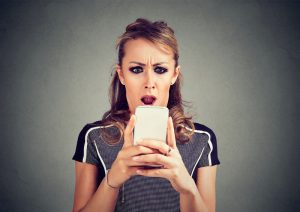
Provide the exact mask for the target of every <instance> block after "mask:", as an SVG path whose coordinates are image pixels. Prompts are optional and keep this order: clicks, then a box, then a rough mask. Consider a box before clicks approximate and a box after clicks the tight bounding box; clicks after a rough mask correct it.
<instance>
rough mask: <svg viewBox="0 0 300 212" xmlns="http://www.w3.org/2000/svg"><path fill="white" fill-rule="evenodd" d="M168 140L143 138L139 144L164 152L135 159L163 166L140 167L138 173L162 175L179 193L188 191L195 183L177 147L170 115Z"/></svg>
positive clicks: (152, 175) (153, 175)
mask: <svg viewBox="0 0 300 212" xmlns="http://www.w3.org/2000/svg"><path fill="white" fill-rule="evenodd" d="M167 142H168V144H166V143H163V142H161V141H156V140H146V139H145V140H142V141H139V142H138V145H142V146H145V147H149V148H152V149H156V150H159V152H161V153H162V154H159V153H154V154H146V155H140V156H135V157H133V160H135V161H139V162H146V163H154V164H160V165H162V167H161V168H154V169H138V170H137V174H139V175H143V176H148V177H162V178H165V179H167V180H169V181H170V183H171V184H172V186H173V188H174V189H175V190H176V191H178V192H179V193H182V194H184V193H187V192H189V191H190V189H191V187H192V183H194V181H193V179H192V177H191V176H190V175H189V173H188V171H187V169H186V167H185V165H184V163H183V161H182V158H181V155H180V153H179V151H178V149H177V147H176V138H175V133H174V127H173V121H172V118H171V117H169V120H168V130H167Z"/></svg>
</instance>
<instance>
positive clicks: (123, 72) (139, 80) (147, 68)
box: [117, 38, 180, 114]
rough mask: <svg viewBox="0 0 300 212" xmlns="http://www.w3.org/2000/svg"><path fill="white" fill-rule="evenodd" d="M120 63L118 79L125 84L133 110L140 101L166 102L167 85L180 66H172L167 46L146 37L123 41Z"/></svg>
mask: <svg viewBox="0 0 300 212" xmlns="http://www.w3.org/2000/svg"><path fill="white" fill-rule="evenodd" d="M124 48H125V56H124V57H123V60H122V67H120V66H119V65H117V72H118V75H119V79H120V81H121V83H122V84H123V85H125V88H126V99H127V102H128V106H129V110H130V112H131V113H132V114H133V113H135V108H136V107H137V106H140V105H155V106H165V107H166V106H167V104H168V100H169V89H170V86H171V84H174V83H175V81H176V79H177V77H178V74H179V71H180V67H179V66H177V67H176V68H175V60H174V59H173V52H172V51H171V50H165V51H163V50H162V49H160V48H159V47H158V46H157V45H155V44H153V43H151V42H150V41H148V40H146V39H142V38H139V39H136V40H130V41H127V42H126V43H125V46H124Z"/></svg>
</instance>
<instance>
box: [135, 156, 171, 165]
mask: <svg viewBox="0 0 300 212" xmlns="http://www.w3.org/2000/svg"><path fill="white" fill-rule="evenodd" d="M132 160H133V161H137V162H140V163H149V164H153V163H155V164H161V165H163V166H164V167H173V166H174V160H173V159H172V158H171V157H166V156H164V155H162V154H148V155H140V156H135V157H133V158H132Z"/></svg>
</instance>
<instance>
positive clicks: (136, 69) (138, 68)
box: [129, 66, 168, 74]
mask: <svg viewBox="0 0 300 212" xmlns="http://www.w3.org/2000/svg"><path fill="white" fill-rule="evenodd" d="M129 71H131V72H132V73H134V74H139V73H142V72H143V67H141V66H134V67H131V68H129ZM154 72H155V73H157V74H164V73H166V72H168V69H167V68H164V67H161V66H156V67H155V68H154Z"/></svg>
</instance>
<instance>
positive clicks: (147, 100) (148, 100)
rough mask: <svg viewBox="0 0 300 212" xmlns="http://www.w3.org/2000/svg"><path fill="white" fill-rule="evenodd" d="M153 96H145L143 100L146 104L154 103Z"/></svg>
mask: <svg viewBox="0 0 300 212" xmlns="http://www.w3.org/2000/svg"><path fill="white" fill-rule="evenodd" d="M153 100H154V99H153V98H152V97H145V98H143V102H144V103H145V104H147V105H150V104H152V103H153Z"/></svg>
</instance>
